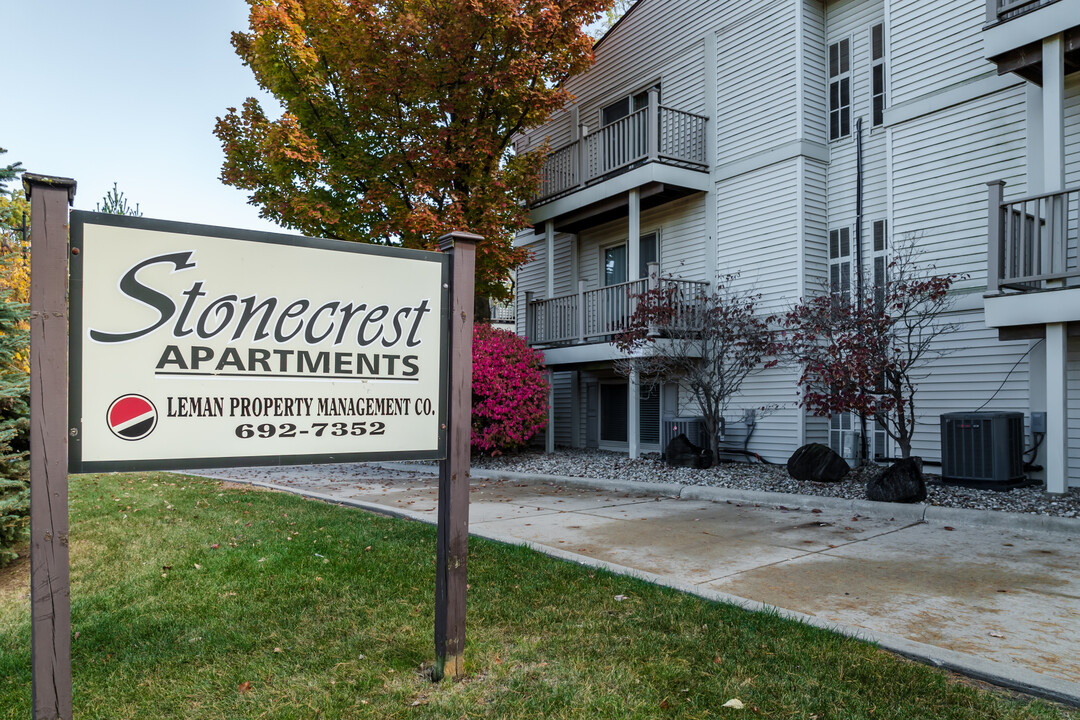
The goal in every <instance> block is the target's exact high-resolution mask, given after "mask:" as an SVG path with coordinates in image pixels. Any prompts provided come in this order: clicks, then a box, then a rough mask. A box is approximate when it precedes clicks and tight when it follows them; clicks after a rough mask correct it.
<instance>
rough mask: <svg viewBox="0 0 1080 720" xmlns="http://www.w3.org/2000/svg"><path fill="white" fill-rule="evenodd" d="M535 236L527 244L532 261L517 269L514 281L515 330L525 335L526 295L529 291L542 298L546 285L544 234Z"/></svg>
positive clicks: (526, 329) (526, 330)
mask: <svg viewBox="0 0 1080 720" xmlns="http://www.w3.org/2000/svg"><path fill="white" fill-rule="evenodd" d="M536 238H537V241H536V242H534V243H531V244H529V245H528V246H527V247H528V248H529V252H531V253H532V256H533V261H532V262H530V263H526V264H524V265H522V266H521V267H519V268H518V269H517V274H516V278H517V279H516V280H515V282H514V306H515V308H516V310H517V322H516V323H515V331H516V332H517V334H518V335H526V334H527V332H528V328H527V326H526V321H525V302H526V295H527V294H528V293H530V292H531V293H534V297H535V298H542V297H544V289H545V287H546V285H547V271H546V263H547V258H546V250H545V249H544V236H543V235H539V236H536Z"/></svg>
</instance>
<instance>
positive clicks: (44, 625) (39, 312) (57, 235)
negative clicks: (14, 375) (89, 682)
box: [23, 173, 75, 720]
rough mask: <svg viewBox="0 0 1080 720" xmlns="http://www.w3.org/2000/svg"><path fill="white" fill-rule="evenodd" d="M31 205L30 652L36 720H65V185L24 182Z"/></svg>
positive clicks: (68, 183) (69, 187) (40, 178)
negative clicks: (60, 719)
mask: <svg viewBox="0 0 1080 720" xmlns="http://www.w3.org/2000/svg"><path fill="white" fill-rule="evenodd" d="M23 187H24V188H25V189H26V197H27V198H28V199H29V200H30V247H31V255H30V613H31V620H30V637H31V640H30V644H31V661H30V664H31V667H32V672H33V680H32V685H33V705H34V720H55V719H57V718H62V719H63V720H69V719H70V718H71V587H70V583H69V569H70V565H69V560H68V483H67V431H68V416H67V339H68V324H67V320H68V317H67V292H66V291H67V253H68V205H69V204H70V203H71V201H72V200H73V199H74V197H75V181H74V180H71V179H70V178H58V177H48V176H45V175H33V174H30V173H25V174H23Z"/></svg>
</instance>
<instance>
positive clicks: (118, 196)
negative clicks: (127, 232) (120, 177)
mask: <svg viewBox="0 0 1080 720" xmlns="http://www.w3.org/2000/svg"><path fill="white" fill-rule="evenodd" d="M94 210H96V211H97V212H102V213H109V214H111V215H128V216H129V217H142V213H141V212H139V203H135V207H131V206H130V205H128V201H127V198H126V197H124V191H123V190H117V189H116V183H113V184H112V190H110V191H109V192H107V193H105V197H103V198H101V202H99V203H98V204H97V205H95V206H94Z"/></svg>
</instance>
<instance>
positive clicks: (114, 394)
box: [69, 212, 448, 472]
mask: <svg viewBox="0 0 1080 720" xmlns="http://www.w3.org/2000/svg"><path fill="white" fill-rule="evenodd" d="M71 248H72V250H71V252H72V256H71V313H72V317H71V380H70V384H71V387H70V392H69V398H70V400H69V402H70V416H71V421H70V429H69V448H70V451H69V457H70V461H69V468H70V470H71V471H72V472H95V471H108V470H134V469H167V468H185V467H186V468H191V467H212V466H215V465H257V464H264V465H266V464H284V463H299V462H343V461H354V460H372V459H438V458H442V457H444V456H445V430H444V427H445V422H446V420H445V416H446V411H445V407H444V400H443V399H444V397H445V396H446V386H445V384H446V374H445V367H446V362H445V360H446V352H447V343H446V337H445V328H446V327H447V324H446V307H447V305H448V294H447V280H448V277H447V263H446V262H445V260H446V257H445V256H444V255H442V254H440V253H430V252H421V251H413V250H402V249H400V248H387V247H382V246H374V245H367V244H360V243H347V242H341V241H332V240H318V239H312V238H302V237H294V236H286V235H276V234H270V233H256V232H248V231H242V230H230V229H224V228H214V227H207V226H201V225H188V224H183V223H171V222H164V221H159V220H146V219H142V218H127V217H122V216H115V215H104V214H99V213H86V212H74V213H72V215H71Z"/></svg>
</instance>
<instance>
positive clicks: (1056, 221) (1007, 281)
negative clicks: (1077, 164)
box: [986, 180, 1080, 293]
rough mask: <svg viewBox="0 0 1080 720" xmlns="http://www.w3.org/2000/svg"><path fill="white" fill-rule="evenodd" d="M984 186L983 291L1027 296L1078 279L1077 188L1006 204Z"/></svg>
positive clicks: (996, 186) (998, 184) (997, 188)
mask: <svg viewBox="0 0 1080 720" xmlns="http://www.w3.org/2000/svg"><path fill="white" fill-rule="evenodd" d="M1004 189H1005V183H1004V182H1002V181H1000V180H998V181H995V182H992V183H989V202H988V209H989V217H990V223H989V246H988V247H987V282H986V285H987V291H988V292H990V293H998V292H1001V291H1003V290H1014V291H1018V292H1030V291H1033V290H1049V289H1054V288H1060V287H1067V286H1071V285H1072V284H1073V283H1075V282H1076V280H1075V278H1080V265H1078V263H1077V231H1078V227H1080V187H1075V188H1069V189H1066V190H1062V191H1060V192H1054V193H1044V194H1042V195H1030V196H1028V197H1023V198H1018V199H1016V200H1009V201H1008V202H1006V201H1005V200H1004V198H1003V197H1002V196H1003V195H1004Z"/></svg>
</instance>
